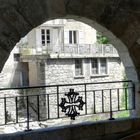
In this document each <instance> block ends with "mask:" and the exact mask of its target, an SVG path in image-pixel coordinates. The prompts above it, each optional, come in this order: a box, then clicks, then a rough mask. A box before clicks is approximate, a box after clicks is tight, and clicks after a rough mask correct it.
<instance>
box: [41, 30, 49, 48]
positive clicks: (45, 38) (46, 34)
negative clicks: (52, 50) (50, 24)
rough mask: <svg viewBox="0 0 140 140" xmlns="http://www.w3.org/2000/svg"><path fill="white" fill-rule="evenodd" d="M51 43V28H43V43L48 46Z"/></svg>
mask: <svg viewBox="0 0 140 140" xmlns="http://www.w3.org/2000/svg"><path fill="white" fill-rule="evenodd" d="M50 44H51V30H50V29H48V28H47V29H44V28H42V29H41V45H42V46H48V45H50Z"/></svg>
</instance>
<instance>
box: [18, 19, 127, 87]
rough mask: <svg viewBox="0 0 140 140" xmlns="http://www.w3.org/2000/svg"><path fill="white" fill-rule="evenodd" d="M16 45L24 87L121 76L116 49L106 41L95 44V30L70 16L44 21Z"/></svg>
mask: <svg viewBox="0 0 140 140" xmlns="http://www.w3.org/2000/svg"><path fill="white" fill-rule="evenodd" d="M17 46H18V48H19V54H20V62H19V63H20V64H21V65H22V66H23V67H24V71H22V74H21V75H22V80H21V81H22V84H21V85H24V86H25V85H30V86H36V85H57V84H69V83H83V82H86V83H87V82H100V81H115V80H116V81H118V80H123V78H124V70H123V65H122V62H121V61H120V58H119V55H118V53H117V51H116V49H115V48H114V47H113V46H112V45H110V44H98V43H97V39H96V30H95V29H93V28H92V27H90V26H88V25H86V24H84V23H81V22H78V21H75V20H72V19H68V20H63V19H57V20H52V21H49V22H45V23H44V24H42V25H41V26H38V27H37V28H35V29H33V30H32V31H31V32H30V33H29V34H28V35H27V36H26V37H25V38H24V39H23V40H22V41H21V42H19V43H18V45H17ZM27 69H28V70H27Z"/></svg>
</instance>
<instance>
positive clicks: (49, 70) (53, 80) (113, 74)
mask: <svg viewBox="0 0 140 140" xmlns="http://www.w3.org/2000/svg"><path fill="white" fill-rule="evenodd" d="M74 63H75V62H74V59H46V60H45V61H43V62H41V63H40V67H38V77H40V79H39V80H40V85H57V84H71V83H88V82H103V81H119V80H123V78H124V68H123V65H122V63H121V61H120V59H119V58H108V69H109V73H108V74H107V75H104V76H102V75H100V76H91V74H90V59H84V71H85V72H84V75H85V76H82V77H76V76H74V72H75V68H74Z"/></svg>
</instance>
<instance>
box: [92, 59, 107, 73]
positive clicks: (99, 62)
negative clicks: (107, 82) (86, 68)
mask: <svg viewBox="0 0 140 140" xmlns="http://www.w3.org/2000/svg"><path fill="white" fill-rule="evenodd" d="M107 73H108V66H107V59H106V58H93V59H91V74H92V75H106V74H107Z"/></svg>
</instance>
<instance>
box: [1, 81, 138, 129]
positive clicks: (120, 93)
mask: <svg viewBox="0 0 140 140" xmlns="http://www.w3.org/2000/svg"><path fill="white" fill-rule="evenodd" d="M133 109H135V86H134V84H133V82H132V81H113V82H111V81H110V82H98V83H78V84H66V85H49V86H35V87H20V88H3V89H0V114H1V115H0V125H10V124H17V123H18V124H20V123H27V130H30V122H34V121H46V120H50V119H58V118H64V117H67V116H68V117H70V118H71V119H73V120H74V119H75V117H76V116H80V115H89V114H102V113H109V114H110V118H109V119H110V120H112V119H114V118H113V113H114V112H117V111H124V110H133Z"/></svg>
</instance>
